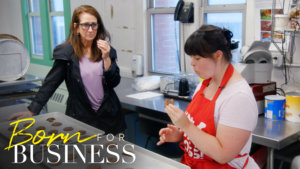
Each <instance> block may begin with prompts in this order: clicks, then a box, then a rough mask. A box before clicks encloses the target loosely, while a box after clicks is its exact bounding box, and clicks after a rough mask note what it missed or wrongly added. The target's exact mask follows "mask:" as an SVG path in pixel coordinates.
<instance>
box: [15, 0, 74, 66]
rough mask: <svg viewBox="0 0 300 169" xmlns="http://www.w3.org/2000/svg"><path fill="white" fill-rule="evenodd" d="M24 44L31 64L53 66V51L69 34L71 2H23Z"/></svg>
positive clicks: (51, 0)
mask: <svg viewBox="0 0 300 169" xmlns="http://www.w3.org/2000/svg"><path fill="white" fill-rule="evenodd" d="M21 5H22V7H21V10H22V20H23V32H24V44H25V45H26V47H27V48H28V51H29V53H30V57H31V62H32V63H37V64H42V65H48V66H51V65H52V64H53V61H52V50H53V48H54V47H55V46H57V45H58V44H60V43H62V42H64V41H65V39H66V35H67V34H68V31H69V30H68V28H69V27H68V25H69V22H70V20H71V15H70V1H69V0H48V1H45V0H21Z"/></svg>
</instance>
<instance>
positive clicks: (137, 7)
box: [0, 0, 300, 86]
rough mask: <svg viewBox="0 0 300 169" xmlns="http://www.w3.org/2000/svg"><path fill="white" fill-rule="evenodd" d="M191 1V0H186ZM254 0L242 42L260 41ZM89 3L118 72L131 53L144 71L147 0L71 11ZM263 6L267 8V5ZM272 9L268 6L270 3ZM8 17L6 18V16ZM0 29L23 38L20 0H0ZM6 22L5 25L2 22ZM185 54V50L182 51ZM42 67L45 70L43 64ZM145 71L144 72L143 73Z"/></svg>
mask: <svg viewBox="0 0 300 169" xmlns="http://www.w3.org/2000/svg"><path fill="white" fill-rule="evenodd" d="M187 1H192V0H187ZM193 2H194V3H195V4H194V7H195V21H196V22H195V23H192V24H184V25H181V28H182V31H181V34H182V35H183V36H182V42H181V48H183V44H184V41H185V39H186V38H187V37H188V36H189V35H190V34H191V33H192V32H193V31H195V30H196V29H197V28H198V27H199V26H200V23H199V22H197V21H199V20H200V18H199V16H200V13H201V11H200V9H199V8H197V7H199V6H200V5H199V3H200V2H199V1H193ZM256 2H257V0H248V1H247V3H248V5H247V12H246V30H245V31H246V32H245V34H246V35H245V37H246V39H245V44H246V45H248V46H250V45H251V43H252V42H253V41H254V40H259V32H258V31H259V29H260V22H259V13H258V12H259V9H256V8H255V5H256V4H255V3H256ZM81 4H89V5H92V6H94V7H95V8H96V9H97V10H98V11H99V13H100V14H101V16H102V19H103V21H104V24H105V26H106V28H107V29H108V31H109V32H110V34H111V37H112V42H111V44H112V46H113V47H115V48H116V50H117V52H118V64H119V66H120V69H121V75H123V76H130V74H131V62H130V60H131V56H132V55H134V54H139V55H142V56H144V63H145V66H144V72H147V65H148V64H146V61H147V58H146V57H147V52H146V42H147V41H146V37H147V36H146V29H147V28H146V27H145V25H146V0H71V11H72V12H73V10H74V9H75V8H76V7H77V6H79V5H81ZM262 6H263V5H262ZM265 7H268V5H266V6H265ZM269 7H270V8H271V5H270V6H269ZM8 16H9V17H8ZM0 23H1V24H0V32H1V33H7V34H13V35H15V36H17V37H18V38H20V39H21V40H23V32H22V19H21V10H20V1H19V0H1V6H0ZM3 23H5V24H3ZM181 54H182V55H184V53H181ZM181 62H185V63H186V67H187V70H188V71H192V70H191V68H190V64H189V63H190V61H189V57H188V56H187V57H185V58H184V59H183V60H181ZM36 67H39V66H38V65H37V66H36V65H35V68H34V69H30V72H31V73H34V71H35V70H36V69H37V68H36ZM43 69H45V68H44V67H43ZM281 70H282V69H281V68H276V67H275V68H274V70H273V76H272V80H273V81H277V82H278V85H279V86H280V85H281V84H283V83H284V81H283V79H284V77H283V75H282V73H281V72H282V71H281ZM289 71H290V72H291V73H290V75H291V77H290V79H293V80H291V82H290V84H291V85H294V86H299V83H300V76H299V73H297V72H299V68H291V69H290V70H289ZM146 74H147V73H146Z"/></svg>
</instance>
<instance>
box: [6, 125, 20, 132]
mask: <svg viewBox="0 0 300 169" xmlns="http://www.w3.org/2000/svg"><path fill="white" fill-rule="evenodd" d="M14 128H15V126H10V127H9V128H8V131H13V130H14ZM18 129H19V127H17V129H16V130H18Z"/></svg>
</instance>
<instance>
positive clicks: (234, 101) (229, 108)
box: [195, 79, 258, 168]
mask: <svg viewBox="0 0 300 169" xmlns="http://www.w3.org/2000/svg"><path fill="white" fill-rule="evenodd" d="M201 84H202V83H201ZM201 84H199V85H198V86H197V89H196V91H195V93H196V92H197V91H198V90H199V89H200V87H201ZM257 118H258V110H257V104H256V100H255V97H254V95H253V92H252V90H251V88H250V86H249V84H248V83H247V81H246V80H245V79H242V80H238V81H236V82H233V83H231V84H229V85H227V86H226V87H225V88H224V89H223V90H222V92H221V93H220V95H219V97H218V98H217V100H216V105H215V114H214V119H215V125H216V126H215V127H216V128H217V125H218V124H223V125H226V126H229V127H234V128H239V129H244V130H248V131H253V130H254V129H255V127H256V123H257ZM251 143H252V137H251V136H250V137H249V139H248V141H247V143H246V144H245V146H244V147H243V148H242V150H241V152H240V153H239V154H240V155H243V154H245V153H248V154H249V153H250V148H251ZM246 158H247V156H245V157H241V158H236V159H234V160H232V161H231V162H229V163H228V164H229V165H231V166H232V167H235V168H242V167H243V165H244V163H245V161H246ZM246 168H258V166H257V164H256V163H255V161H254V160H253V159H252V158H251V157H250V159H249V162H248V165H247V167H246Z"/></svg>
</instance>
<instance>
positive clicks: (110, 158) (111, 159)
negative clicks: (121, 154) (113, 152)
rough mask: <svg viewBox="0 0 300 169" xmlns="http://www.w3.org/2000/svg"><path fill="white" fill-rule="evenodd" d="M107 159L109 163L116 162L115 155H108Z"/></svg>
mask: <svg viewBox="0 0 300 169" xmlns="http://www.w3.org/2000/svg"><path fill="white" fill-rule="evenodd" d="M107 160H108V162H109V163H116V162H118V159H117V157H108V158H107Z"/></svg>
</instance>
